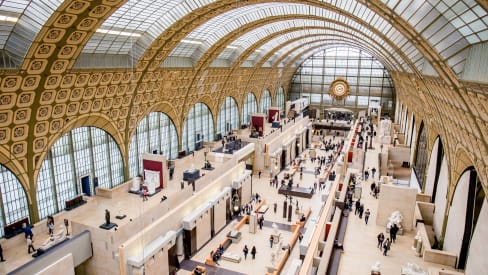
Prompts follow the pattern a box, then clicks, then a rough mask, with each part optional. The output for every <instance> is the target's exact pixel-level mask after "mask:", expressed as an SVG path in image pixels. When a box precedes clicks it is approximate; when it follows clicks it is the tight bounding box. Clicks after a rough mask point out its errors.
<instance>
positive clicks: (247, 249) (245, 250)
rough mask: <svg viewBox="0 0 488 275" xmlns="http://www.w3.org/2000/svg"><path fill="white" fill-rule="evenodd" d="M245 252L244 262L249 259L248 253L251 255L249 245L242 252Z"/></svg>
mask: <svg viewBox="0 0 488 275" xmlns="http://www.w3.org/2000/svg"><path fill="white" fill-rule="evenodd" d="M242 252H244V260H246V259H247V253H249V248H247V245H244V249H243V250H242Z"/></svg>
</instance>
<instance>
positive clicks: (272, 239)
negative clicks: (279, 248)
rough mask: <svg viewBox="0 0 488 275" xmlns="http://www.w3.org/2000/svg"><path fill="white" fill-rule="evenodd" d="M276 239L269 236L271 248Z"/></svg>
mask: <svg viewBox="0 0 488 275" xmlns="http://www.w3.org/2000/svg"><path fill="white" fill-rule="evenodd" d="M273 242H274V237H273V235H271V236H269V247H271V248H273Z"/></svg>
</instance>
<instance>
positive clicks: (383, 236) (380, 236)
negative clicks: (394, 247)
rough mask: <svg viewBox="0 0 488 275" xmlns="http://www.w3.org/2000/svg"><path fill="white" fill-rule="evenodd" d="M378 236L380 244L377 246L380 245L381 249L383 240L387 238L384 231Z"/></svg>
mask: <svg viewBox="0 0 488 275" xmlns="http://www.w3.org/2000/svg"><path fill="white" fill-rule="evenodd" d="M376 238H377V239H378V245H377V246H376V247H378V248H379V249H380V250H381V248H382V246H383V241H384V240H385V235H384V234H383V232H380V234H378V236H376Z"/></svg>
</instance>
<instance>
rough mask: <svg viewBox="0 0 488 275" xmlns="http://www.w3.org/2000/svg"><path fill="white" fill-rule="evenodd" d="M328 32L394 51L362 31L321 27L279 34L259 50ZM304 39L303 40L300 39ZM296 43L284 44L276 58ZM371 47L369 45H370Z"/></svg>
mask: <svg viewBox="0 0 488 275" xmlns="http://www.w3.org/2000/svg"><path fill="white" fill-rule="evenodd" d="M322 33H323V34H327V35H329V36H335V37H346V38H348V39H349V40H350V41H356V42H357V43H358V44H361V43H364V42H366V44H367V45H370V47H375V48H376V51H377V52H386V53H385V55H387V56H388V55H389V54H388V53H391V52H392V51H393V49H391V48H390V47H389V46H388V45H387V44H385V43H382V42H381V41H376V40H374V39H372V38H370V37H368V36H364V35H362V34H360V33H356V32H353V33H351V34H348V33H343V32H338V31H335V30H321V29H315V30H313V29H307V30H305V31H296V32H292V33H289V34H286V35H283V36H279V37H277V38H274V39H272V40H270V41H268V42H267V43H266V44H264V45H262V46H261V47H260V48H259V49H258V50H259V52H261V53H263V55H265V54H267V53H268V52H269V51H271V50H273V49H274V48H276V47H277V46H279V45H281V44H284V43H286V42H287V41H289V40H290V39H292V38H295V37H299V36H303V35H308V34H322ZM288 35H290V36H292V37H291V38H288V37H287V36H288ZM300 41H302V40H300ZM377 42H379V45H383V46H384V47H385V48H386V49H388V50H386V51H385V50H383V49H380V48H377V47H378V43H377ZM294 45H295V43H291V44H289V45H287V46H284V47H283V48H281V49H280V50H279V51H278V52H277V53H276V56H275V58H279V57H280V56H281V55H282V54H284V53H286V52H288V51H289V49H292V48H293V47H296V46H294ZM368 48H369V47H368ZM390 59H391V60H394V59H393V58H392V57H391V56H390ZM247 60H248V61H253V60H252V59H250V57H249V58H248V59H247ZM398 60H399V61H402V60H401V59H398ZM268 61H271V62H273V61H274V59H273V58H271V59H270V60H268Z"/></svg>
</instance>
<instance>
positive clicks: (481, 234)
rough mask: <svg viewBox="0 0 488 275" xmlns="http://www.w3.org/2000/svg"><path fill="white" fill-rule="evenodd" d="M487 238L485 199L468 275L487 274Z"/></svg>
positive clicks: (487, 211) (474, 237)
mask: <svg viewBox="0 0 488 275" xmlns="http://www.w3.org/2000/svg"><path fill="white" fill-rule="evenodd" d="M487 236H488V205H487V203H486V199H485V200H484V201H483V206H482V207H481V213H480V215H479V217H478V222H477V224H476V228H475V229H474V234H473V238H472V239H471V244H470V246H469V251H468V259H467V261H466V275H478V274H486V271H487V270H488V261H487V260H486V255H488V245H486V243H487Z"/></svg>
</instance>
